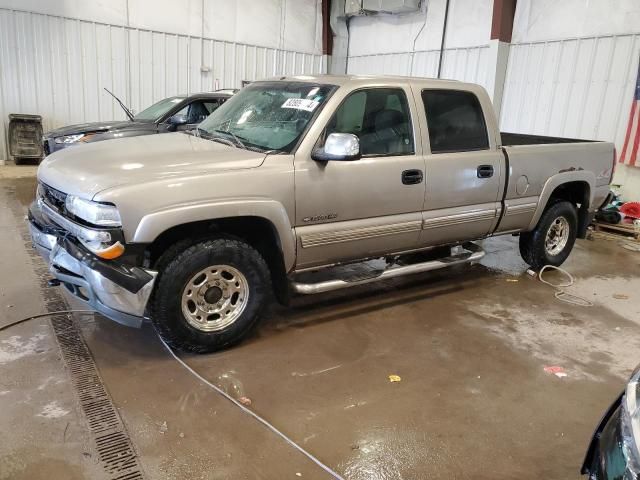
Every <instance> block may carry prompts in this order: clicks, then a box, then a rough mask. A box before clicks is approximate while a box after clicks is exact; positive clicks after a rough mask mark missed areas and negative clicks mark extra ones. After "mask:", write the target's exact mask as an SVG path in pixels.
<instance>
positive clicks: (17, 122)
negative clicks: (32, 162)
mask: <svg viewBox="0 0 640 480" xmlns="http://www.w3.org/2000/svg"><path fill="white" fill-rule="evenodd" d="M9 155H11V156H12V157H13V160H14V161H15V162H16V165H20V164H21V163H23V162H24V160H27V159H36V160H37V162H38V163H40V160H42V117H41V116H40V115H27V114H22V113H10V114H9Z"/></svg>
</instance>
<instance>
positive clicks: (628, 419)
mask: <svg viewBox="0 0 640 480" xmlns="http://www.w3.org/2000/svg"><path fill="white" fill-rule="evenodd" d="M621 423H622V425H621V427H622V428H621V431H622V443H623V445H622V448H623V452H624V456H625V458H626V460H627V469H628V470H629V471H630V472H633V473H634V474H636V475H638V474H640V449H639V448H638V447H639V445H640V443H639V442H640V366H639V367H637V368H636V370H635V371H634V372H633V374H632V375H631V380H629V383H628V384H627V388H626V390H625V392H624V398H623V399H622V416H621ZM625 478H626V477H625ZM631 478H634V477H631Z"/></svg>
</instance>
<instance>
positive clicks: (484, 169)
mask: <svg viewBox="0 0 640 480" xmlns="http://www.w3.org/2000/svg"><path fill="white" fill-rule="evenodd" d="M490 177H493V165H480V166H478V178H490Z"/></svg>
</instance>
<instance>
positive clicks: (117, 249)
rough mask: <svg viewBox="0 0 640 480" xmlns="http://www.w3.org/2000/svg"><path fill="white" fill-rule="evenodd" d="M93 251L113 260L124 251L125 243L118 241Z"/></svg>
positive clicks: (101, 256)
mask: <svg viewBox="0 0 640 480" xmlns="http://www.w3.org/2000/svg"><path fill="white" fill-rule="evenodd" d="M93 253H95V254H96V256H98V257H100V258H103V259H105V260H113V259H114V258H118V257H119V256H120V255H122V254H123V253H124V245H122V244H121V243H120V242H116V243H114V244H113V245H110V246H108V247H107V248H105V249H102V250H95V251H94V252H93Z"/></svg>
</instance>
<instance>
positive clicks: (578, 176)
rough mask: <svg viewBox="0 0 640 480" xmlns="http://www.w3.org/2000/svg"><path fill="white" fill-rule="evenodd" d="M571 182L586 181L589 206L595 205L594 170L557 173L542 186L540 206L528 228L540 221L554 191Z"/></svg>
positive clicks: (531, 228)
mask: <svg viewBox="0 0 640 480" xmlns="http://www.w3.org/2000/svg"><path fill="white" fill-rule="evenodd" d="M569 182H584V183H586V184H587V185H588V187H589V204H588V205H587V208H589V207H590V206H591V205H593V195H594V192H595V185H596V176H595V174H594V173H593V172H588V171H586V170H573V171H569V172H562V173H557V174H555V175H553V176H552V177H550V178H549V179H548V180H547V181H546V182H545V184H544V186H543V187H542V192H541V193H540V198H539V200H538V206H537V207H536V211H535V213H534V214H533V218H532V219H531V222H530V223H529V227H528V228H527V230H533V229H534V228H535V227H536V225H537V224H538V221H539V220H540V217H541V216H542V213H543V212H544V209H545V208H546V207H547V204H548V203H549V199H550V198H551V195H552V194H553V191H554V190H555V189H556V188H558V187H559V186H560V185H562V184H565V183H569Z"/></svg>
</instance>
